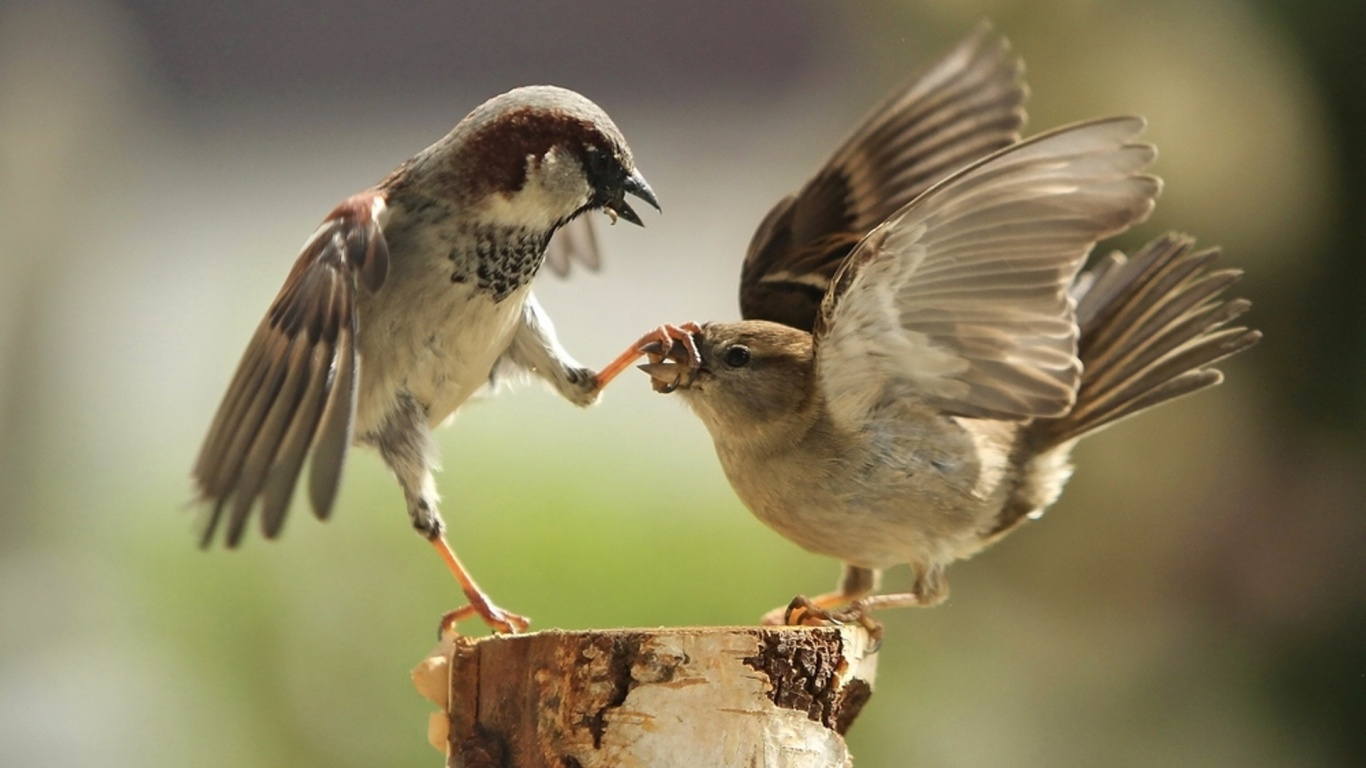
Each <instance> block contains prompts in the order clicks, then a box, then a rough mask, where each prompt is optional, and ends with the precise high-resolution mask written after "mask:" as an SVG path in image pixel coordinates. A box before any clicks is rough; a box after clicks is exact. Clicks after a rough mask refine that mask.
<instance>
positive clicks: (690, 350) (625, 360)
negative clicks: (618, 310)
mask: <svg viewBox="0 0 1366 768" xmlns="http://www.w3.org/2000/svg"><path fill="white" fill-rule="evenodd" d="M701 332H702V328H701V327H700V326H698V324H697V323H684V324H682V325H661V326H659V327H658V328H655V329H654V330H653V331H650V332H649V333H647V334H645V335H644V336H641V337H640V338H639V339H636V341H635V343H634V344H632V345H631V346H630V347H627V349H626V351H625V352H622V353H621V354H620V355H618V356H617V358H616V359H615V360H613V361H612V362H610V363H608V364H607V365H606V366H604V367H603V369H602V370H601V371H599V372H598V373H597V375H596V376H594V377H593V386H594V390H595V391H599V390H601V389H602V388H603V387H606V386H607V384H608V383H609V382H611V381H612V379H615V378H616V377H617V375H618V374H620V373H621V372H622V371H624V370H626V368H627V366H629V365H630V364H631V363H634V362H635V361H636V360H638V359H640V356H641V355H647V356H649V358H650V362H651V363H661V362H663V360H664V358H666V357H671V356H672V355H673V354H675V351H674V350H675V349H677V350H678V352H677V354H680V355H683V356H684V359H685V360H686V361H687V363H688V366H689V367H690V368H692V369H693V370H696V368H697V366H699V365H701V364H702V354H701V353H700V352H698V351H697V343H696V342H695V341H693V337H692V334H693V333H701ZM683 361H684V360H682V359H680V360H679V362H683Z"/></svg>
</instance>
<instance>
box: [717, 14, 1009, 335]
mask: <svg viewBox="0 0 1366 768" xmlns="http://www.w3.org/2000/svg"><path fill="white" fill-rule="evenodd" d="M1022 70H1023V65H1022V64H1021V63H1020V61H1019V59H1018V58H1016V57H1015V56H1014V55H1013V54H1012V53H1011V51H1010V48H1009V46H1008V45H1007V43H1006V42H1005V41H1004V40H1003V39H1000V38H997V37H995V36H994V35H993V34H992V32H991V28H990V27H989V26H988V25H986V24H982V25H980V26H979V27H978V28H977V29H976V30H974V31H973V33H972V34H970V35H969V36H968V37H967V38H966V39H965V40H963V41H962V42H961V43H959V44H958V45H957V46H956V47H955V48H954V49H953V50H951V51H950V52H949V53H948V54H947V55H945V56H944V57H943V58H941V59H939V60H938V61H936V62H934V63H933V64H931V65H930V66H929V67H928V68H926V69H925V70H924V71H922V72H920V73H919V74H917V75H916V76H915V77H913V78H912V79H911V80H910V82H908V83H907V84H906V85H905V87H903V88H901V89H900V90H897V91H895V92H893V93H892V94H891V96H890V97H888V98H887V99H886V100H885V101H884V102H883V103H881V104H879V105H878V106H877V107H875V108H874V109H873V110H872V112H870V113H869V114H868V115H867V117H865V118H864V119H863V122H862V123H860V124H859V126H858V127H857V128H856V129H854V132H853V133H852V134H850V136H849V137H848V138H846V139H845V140H844V143H843V144H841V145H840V147H839V149H837V150H835V153H834V154H833V155H831V157H830V159H829V160H827V161H826V163H825V165H824V166H823V167H822V168H821V170H820V171H819V172H818V173H817V174H816V176H815V178H813V179H811V180H810V181H809V182H807V184H806V186H804V187H802V189H801V191H800V192H798V193H797V194H796V195H791V196H788V197H787V198H784V199H783V200H781V201H779V203H778V204H777V205H776V206H775V207H774V208H773V210H771V211H769V213H768V216H767V217H765V218H764V220H763V223H761V224H760V225H759V229H758V230H757V231H756V232H755V233H754V238H753V240H752V241H751V242H750V245H749V253H748V255H747V256H746V257H745V265H744V269H743V271H742V272H741V276H740V310H741V314H742V315H743V316H744V317H745V319H748V320H772V321H774V322H778V323H783V324H785V325H789V326H792V327H794V328H799V329H801V330H804V331H809V330H811V327H812V324H813V323H814V322H815V317H816V312H817V309H818V308H819V307H820V302H821V297H822V296H823V295H824V294H825V291H826V288H828V287H829V285H830V278H831V276H832V275H834V273H835V270H836V269H837V268H838V267H839V264H840V262H841V261H843V260H844V257H845V256H847V255H848V254H849V252H850V251H851V250H853V248H854V246H855V245H856V244H857V243H858V242H859V241H860V240H862V239H863V236H864V235H866V234H868V232H869V231H870V230H872V228H873V227H875V226H877V225H878V224H880V223H882V221H883V220H885V219H886V218H887V217H888V216H890V215H892V214H893V213H895V212H896V211H897V210H899V209H900V208H901V207H902V206H904V205H905V204H906V203H908V202H910V201H911V200H912V199H913V198H915V196H916V195H919V194H920V193H921V192H924V191H925V189H927V188H928V187H929V186H930V185H931V184H933V183H934V182H936V181H939V180H940V179H942V178H944V177H945V176H947V175H948V174H950V173H951V172H953V171H954V170H957V169H959V168H961V167H963V166H965V165H967V164H968V163H970V162H972V161H974V160H978V159H980V158H982V157H984V156H986V155H988V154H990V153H991V152H993V151H995V150H997V149H1000V148H1001V147H1005V146H1009V145H1010V144H1013V143H1015V142H1017V141H1019V138H1020V135H1019V130H1020V127H1021V126H1022V125H1024V120H1025V113H1024V108H1023V104H1024V99H1025V94H1026V91H1025V86H1024V84H1023V83H1022V82H1021V72H1022Z"/></svg>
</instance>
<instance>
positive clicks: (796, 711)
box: [413, 627, 877, 768]
mask: <svg viewBox="0 0 1366 768" xmlns="http://www.w3.org/2000/svg"><path fill="white" fill-rule="evenodd" d="M870 644H871V641H870V639H869V637H868V634H867V632H866V631H865V630H864V629H863V628H861V627H710V628H683V629H621V630H606V631H585V632H561V631H548V632H538V633H535V634H529V635H514V636H507V635H502V636H494V637H484V638H477V639H475V638H464V637H453V638H448V639H447V640H446V641H444V642H443V645H442V646H441V647H439V648H438V649H437V651H435V652H434V653H433V655H432V656H431V657H430V658H429V659H427V660H426V661H425V662H423V664H422V665H420V666H419V667H418V668H417V669H416V670H414V673H413V677H414V681H415V683H416V684H417V686H418V689H419V691H420V692H422V693H423V695H424V696H427V698H429V699H431V700H432V701H434V702H436V703H437V704H438V705H439V706H440V707H441V708H442V709H443V710H444V711H443V712H441V713H435V714H434V715H433V721H432V724H431V728H430V733H429V737H430V738H431V740H432V742H433V746H436V747H437V748H438V749H441V750H443V751H444V752H445V753H446V755H447V765H448V766H458V767H459V768H493V767H495V766H496V767H497V768H505V767H506V768H608V767H609V766H610V767H611V768H618V767H619V766H650V767H651V768H656V767H659V768H667V767H668V766H689V768H708V767H710V766H718V767H719V766H727V767H729V766H754V767H755V768H759V767H762V768H778V767H779V766H781V767H782V768H788V767H789V766H791V767H793V768H796V767H798V766H801V767H805V766H821V768H828V767H829V766H842V765H851V764H852V761H851V760H850V757H849V753H848V750H847V748H846V747H845V744H844V738H843V734H844V732H845V731H846V730H848V728H849V726H850V725H851V724H852V723H853V721H854V718H855V717H857V716H858V713H859V710H861V709H862V707H863V704H864V703H865V702H866V701H867V700H868V697H869V696H870V695H871V694H872V686H873V679H874V677H875V673H876V669H877V655H876V652H875V649H873V648H871V647H870Z"/></svg>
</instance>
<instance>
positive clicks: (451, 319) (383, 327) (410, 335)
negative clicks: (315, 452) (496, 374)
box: [356, 282, 531, 436]
mask: <svg viewBox="0 0 1366 768" xmlns="http://www.w3.org/2000/svg"><path fill="white" fill-rule="evenodd" d="M438 287H439V288H441V289H442V290H439V291H434V292H430V293H427V292H424V293H425V294H426V295H420V296H419V297H417V298H414V297H412V296H409V297H407V298H401V297H392V298H390V299H388V300H385V301H377V302H375V303H374V306H372V307H371V308H370V309H371V318H372V319H373V320H377V321H378V324H377V325H374V324H372V323H367V322H366V318H365V316H364V315H362V323H363V325H364V327H365V332H366V335H364V336H362V338H361V344H360V351H361V382H360V398H359V401H358V404H357V412H356V434H357V435H358V436H359V435H364V434H367V433H368V432H371V431H373V430H375V429H377V428H378V427H379V426H380V424H381V423H382V422H383V419H384V417H385V415H386V414H387V413H388V412H389V410H390V409H391V408H393V407H394V404H395V403H396V402H397V400H398V398H399V396H400V394H403V393H406V394H407V395H410V396H412V397H413V398H414V399H415V400H417V402H418V403H420V404H422V405H423V406H424V407H425V408H426V410H427V424H428V426H431V427H435V426H436V425H438V424H440V423H441V422H442V421H445V420H446V418H447V417H449V416H450V415H451V414H452V413H454V412H455V410H456V409H457V408H459V407H460V405H461V404H462V403H464V402H465V401H466V400H468V399H469V397H470V396H471V395H473V394H474V393H475V392H476V391H478V390H479V388H480V387H482V386H484V384H486V383H487V382H488V380H489V373H490V372H491V371H492V370H493V366H494V363H496V362H497V360H498V358H499V356H500V355H502V354H503V352H504V351H506V350H507V348H508V345H509V344H510V343H511V340H512V336H513V333H514V332H515V331H516V328H517V323H518V322H519V321H520V319H521V313H522V304H523V302H524V301H525V299H526V296H527V294H528V293H530V290H531V288H530V286H529V285H528V286H523V287H521V288H518V289H517V290H515V291H513V292H512V293H511V294H510V295H508V296H506V297H504V298H503V300H502V301H496V302H495V301H494V300H493V299H492V297H491V296H490V295H489V294H487V293H483V292H477V291H474V290H472V289H470V288H466V287H465V286H452V285H451V284H450V283H449V282H446V284H445V285H441V286H438ZM413 307H421V310H420V311H414V310H413V309H412V308H413ZM364 309H365V307H364V306H362V311H364ZM372 327H378V328H379V329H380V331H379V332H374V331H372V330H371V329H372Z"/></svg>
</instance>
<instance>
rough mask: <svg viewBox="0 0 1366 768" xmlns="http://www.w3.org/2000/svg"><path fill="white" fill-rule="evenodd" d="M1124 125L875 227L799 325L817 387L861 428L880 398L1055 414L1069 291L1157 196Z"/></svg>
mask: <svg viewBox="0 0 1366 768" xmlns="http://www.w3.org/2000/svg"><path fill="white" fill-rule="evenodd" d="M1142 128H1143V122H1142V121H1141V120H1139V119H1137V118H1113V119H1109V120H1099V121H1093V122H1089V123H1082V124H1079V125H1075V126H1071V127H1068V128H1063V129H1060V130H1057V131H1053V132H1050V133H1046V134H1043V135H1041V136H1038V137H1035V138H1033V139H1030V140H1028V141H1025V142H1022V143H1020V144H1018V145H1015V146H1012V147H1009V148H1007V149H1004V150H1001V151H998V152H997V153H995V154H993V155H991V156H990V157H987V158H985V159H983V160H981V161H979V162H978V163H976V164H974V165H971V166H969V167H968V168H966V169H964V170H962V171H959V172H958V173H956V174H954V175H953V176H951V177H950V178H948V179H946V180H944V181H943V182H941V183H940V184H937V185H936V186H934V187H933V188H931V189H930V190H929V191H927V192H926V193H925V194H923V195H922V196H921V197H919V198H917V199H916V200H914V201H912V202H911V203H910V204H908V205H907V206H905V207H904V208H903V209H901V210H900V211H898V212H897V213H896V214H894V215H893V216H892V217H891V218H890V219H889V220H888V221H887V222H885V223H883V224H882V225H880V226H878V227H877V228H876V229H874V230H873V232H872V233H870V234H869V235H868V237H867V238H865V239H864V241H863V242H862V243H860V244H859V246H858V247H857V248H856V249H855V250H854V252H853V253H852V254H850V256H849V257H848V259H846V260H845V262H844V264H843V265H842V266H841V268H840V271H839V272H838V273H836V275H835V277H834V280H833V281H832V285H831V288H830V290H829V291H828V292H827V293H826V295H825V297H824V301H823V303H822V306H821V314H820V315H819V316H818V317H817V321H816V325H815V334H814V335H815V341H816V364H817V369H818V371H819V376H820V381H821V386H822V388H823V390H824V393H825V396H826V398H827V400H828V402H829V403H830V406H831V410H832V412H833V413H835V415H836V417H837V419H839V420H841V421H842V422H843V423H844V424H845V425H847V426H854V425H857V424H859V423H862V421H863V420H864V417H865V416H866V413H867V411H868V409H870V408H874V407H877V405H878V404H879V403H880V402H882V401H883V400H884V399H886V398H887V397H888V396H892V397H905V396H907V395H910V396H914V397H918V398H920V399H921V400H922V401H923V402H926V403H928V404H929V405H931V406H932V407H935V408H938V409H940V410H942V411H944V412H946V413H950V414H955V415H962V416H971V417H978V418H995V419H1009V420H1022V419H1028V418H1033V417H1038V416H1055V415H1058V414H1062V413H1065V412H1066V411H1067V410H1068V409H1069V408H1070V407H1071V406H1072V403H1073V402H1074V399H1075V397H1076V389H1077V386H1078V379H1079V376H1080V371H1081V364H1080V362H1079V361H1078V359H1077V336H1078V329H1077V321H1076V317H1075V314H1076V310H1075V303H1074V300H1073V298H1072V296H1071V294H1070V293H1069V287H1070V286H1071V285H1072V283H1073V281H1074V280H1075V279H1076V275H1077V271H1078V270H1079V269H1080V268H1081V265H1082V263H1083V262H1084V261H1085V259H1086V255H1087V254H1088V253H1089V252H1090V250H1091V248H1092V247H1093V246H1094V244H1095V243H1096V241H1097V240H1099V239H1101V238H1104V237H1107V236H1110V235H1113V234H1116V233H1118V232H1120V231H1123V230H1124V229H1126V228H1127V227H1129V226H1130V225H1132V224H1133V223H1135V222H1137V221H1140V220H1142V219H1143V218H1145V217H1146V216H1147V215H1148V213H1149V211H1151V209H1152V205H1153V200H1154V198H1155V197H1156V196H1157V194H1158V192H1159V191H1160V188H1161V183H1160V182H1159V181H1158V180H1157V179H1156V178H1154V177H1151V176H1147V175H1144V174H1143V173H1142V171H1143V169H1144V168H1145V167H1146V166H1147V165H1148V164H1149V163H1151V161H1152V160H1153V158H1154V156H1155V151H1154V150H1153V149H1152V147H1150V146H1147V145H1143V144H1136V143H1133V142H1134V140H1135V139H1136V138H1137V136H1138V134H1139V133H1140V132H1141V130H1142Z"/></svg>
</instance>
